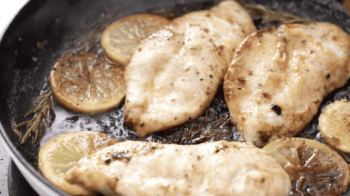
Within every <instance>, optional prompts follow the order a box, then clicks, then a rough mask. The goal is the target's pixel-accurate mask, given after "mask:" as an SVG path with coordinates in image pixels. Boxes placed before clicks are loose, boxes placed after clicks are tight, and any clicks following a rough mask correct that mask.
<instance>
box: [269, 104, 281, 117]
mask: <svg viewBox="0 0 350 196" xmlns="http://www.w3.org/2000/svg"><path fill="white" fill-rule="evenodd" d="M271 109H272V110H273V111H274V112H275V113H276V114H277V115H281V114H282V108H281V107H280V106H279V105H271Z"/></svg>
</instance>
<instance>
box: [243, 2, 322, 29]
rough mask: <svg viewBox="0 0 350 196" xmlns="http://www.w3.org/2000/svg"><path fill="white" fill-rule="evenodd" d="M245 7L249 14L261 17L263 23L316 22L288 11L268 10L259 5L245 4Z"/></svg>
mask: <svg viewBox="0 0 350 196" xmlns="http://www.w3.org/2000/svg"><path fill="white" fill-rule="evenodd" d="M245 8H246V9H247V10H248V11H249V12H250V13H251V15H253V16H255V17H256V16H258V17H261V18H262V19H263V20H262V23H263V24H268V23H272V22H281V23H283V24H289V23H303V24H310V23H313V22H316V21H315V20H312V19H310V18H302V17H299V16H296V15H294V14H291V13H288V12H282V11H274V10H269V9H267V8H265V7H264V6H261V5H255V4H246V5H245Z"/></svg>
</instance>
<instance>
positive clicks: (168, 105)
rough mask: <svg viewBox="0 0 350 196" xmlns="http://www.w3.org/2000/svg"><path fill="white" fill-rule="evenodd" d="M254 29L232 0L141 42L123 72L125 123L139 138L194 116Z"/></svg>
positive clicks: (178, 21) (189, 16) (208, 100)
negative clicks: (242, 42) (235, 52)
mask: <svg viewBox="0 0 350 196" xmlns="http://www.w3.org/2000/svg"><path fill="white" fill-rule="evenodd" d="M254 30H255V27H254V24H253V22H252V20H251V18H250V16H249V14H248V13H247V12H246V11H245V10H244V8H243V7H241V6H240V5H239V4H238V3H236V2H235V1H225V2H222V3H221V4H219V5H218V6H217V7H214V8H212V9H211V10H207V11H199V12H193V13H190V14H187V15H184V16H183V17H181V18H177V19H175V20H174V21H173V22H172V24H171V25H169V26H167V27H166V28H165V29H163V30H160V31H158V32H157V33H155V34H153V35H151V36H150V37H148V38H147V39H145V40H143V41H141V43H140V44H139V46H138V47H137V48H136V51H135V53H134V54H133V56H132V58H131V59H130V62H129V64H128V65H127V66H126V68H125V74H124V79H125V82H126V101H125V122H126V125H127V126H128V127H129V128H133V129H134V130H136V132H137V135H138V136H141V137H144V136H146V135H147V134H150V133H153V132H156V131H162V130H165V129H168V128H171V127H174V126H176V125H180V124H182V123H185V122H187V121H191V120H193V119H196V118H198V117H199V116H200V115H201V114H202V113H203V112H204V110H205V109H206V108H207V107H208V106H209V105H210V103H211V102H212V100H213V98H214V96H215V94H216V92H217V90H218V87H219V85H221V84H222V82H223V78H224V75H225V73H226V70H227V68H228V65H229V64H230V62H231V59H232V53H233V51H234V50H235V48H236V47H237V45H238V44H239V43H240V41H242V40H243V39H244V38H245V37H246V36H247V35H248V34H250V33H251V32H252V31H254Z"/></svg>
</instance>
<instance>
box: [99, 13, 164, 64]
mask: <svg viewBox="0 0 350 196" xmlns="http://www.w3.org/2000/svg"><path fill="white" fill-rule="evenodd" d="M168 23H169V20H167V19H166V18H163V17H160V16H156V15H150V14H136V15H131V16H127V17H125V18H122V19H120V20H118V21H116V22H114V23H112V24H111V25H110V26H109V27H107V29H106V30H105V31H104V32H103V35H102V39H101V42H102V43H101V45H102V47H103V48H104V49H105V51H106V53H107V56H108V57H109V58H111V59H112V60H114V61H116V62H118V63H120V64H122V65H125V64H126V63H127V61H128V60H129V58H130V55H131V54H132V53H133V52H134V50H135V48H136V46H137V45H138V44H139V42H140V40H141V39H144V38H146V37H148V36H149V35H151V34H152V33H154V32H156V31H157V30H159V29H160V28H161V27H162V26H164V25H165V24H168Z"/></svg>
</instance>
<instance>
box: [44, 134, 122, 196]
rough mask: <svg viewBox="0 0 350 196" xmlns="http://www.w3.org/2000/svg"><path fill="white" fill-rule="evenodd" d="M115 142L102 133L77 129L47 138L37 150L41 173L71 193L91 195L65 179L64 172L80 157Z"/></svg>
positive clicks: (90, 192) (88, 191)
mask: <svg viewBox="0 0 350 196" xmlns="http://www.w3.org/2000/svg"><path fill="white" fill-rule="evenodd" d="M115 143H117V140H116V139H114V138H110V137H108V136H107V135H105V134H103V133H98V132H91V131H79V132H71V133H65V134H62V135H60V136H57V137H54V138H52V139H51V140H49V141H48V142H47V143H45V145H43V147H42V148H41V149H40V151H39V156H38V165H39V170H40V171H41V173H42V174H43V175H44V176H45V177H46V178H47V179H48V180H49V181H50V182H51V183H52V184H54V185H55V186H57V187H58V188H60V189H62V190H63V191H65V192H67V193H68V194H71V195H93V194H94V193H93V192H92V191H90V190H88V189H86V188H84V187H82V186H79V185H72V184H69V183H68V182H67V181H65V178H64V176H65V173H66V172H67V171H68V170H69V169H70V168H72V167H73V165H74V164H75V163H76V162H77V161H78V160H79V159H81V158H83V157H85V156H87V155H90V154H92V153H93V152H95V151H96V150H98V149H101V148H104V147H106V146H109V145H112V144H115Z"/></svg>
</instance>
